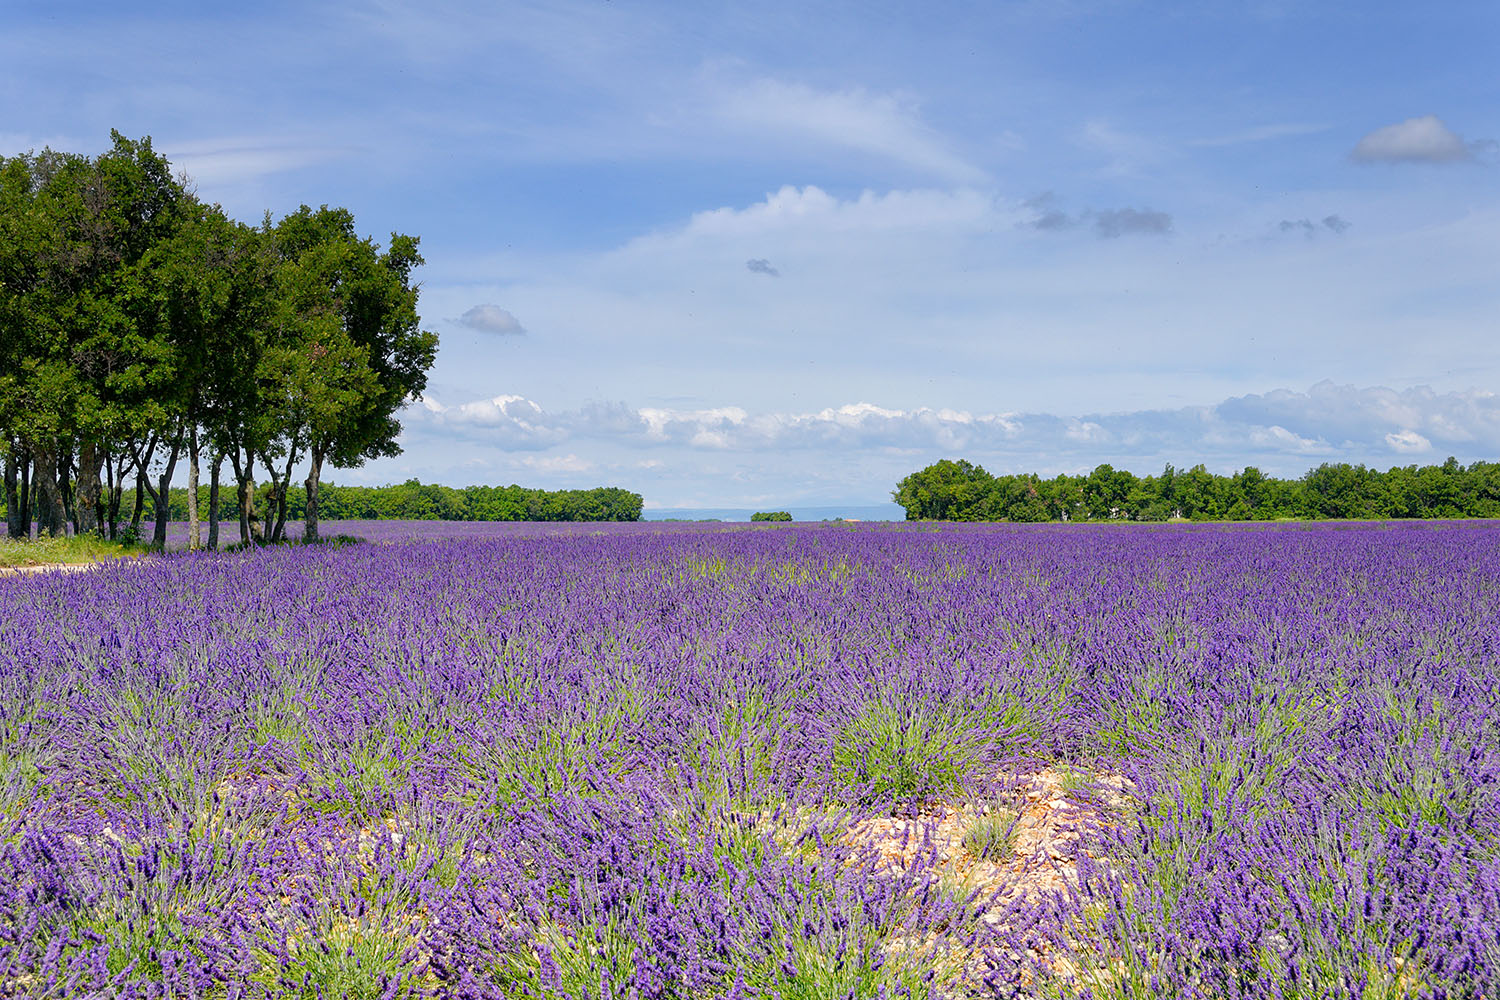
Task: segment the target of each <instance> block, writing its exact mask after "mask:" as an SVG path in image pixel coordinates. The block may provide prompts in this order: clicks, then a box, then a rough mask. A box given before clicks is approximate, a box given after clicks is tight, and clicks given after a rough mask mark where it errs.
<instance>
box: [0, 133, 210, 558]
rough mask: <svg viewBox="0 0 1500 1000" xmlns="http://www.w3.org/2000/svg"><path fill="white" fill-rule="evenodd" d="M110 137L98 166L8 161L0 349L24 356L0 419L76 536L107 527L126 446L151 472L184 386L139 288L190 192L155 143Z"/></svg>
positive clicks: (58, 519)
mask: <svg viewBox="0 0 1500 1000" xmlns="http://www.w3.org/2000/svg"><path fill="white" fill-rule="evenodd" d="M111 137H112V146H111V148H110V150H109V151H107V152H105V153H104V154H102V155H100V156H99V157H97V158H93V159H90V158H88V157H84V156H78V155H74V154H65V153H56V152H53V151H51V150H44V151H43V152H42V153H40V154H27V155H25V156H20V157H14V158H12V159H10V160H6V161H4V163H3V164H0V178H3V180H0V227H3V229H4V238H3V239H0V275H3V281H4V288H3V290H0V299H3V300H4V305H3V306H0V323H3V324H4V329H3V331H0V332H3V334H4V336H3V337H0V340H3V341H6V342H7V343H8V344H10V345H15V346H14V347H13V349H14V350H15V351H16V353H17V354H18V355H19V357H16V358H15V359H13V360H12V359H7V363H6V365H5V369H4V373H3V375H0V378H4V379H5V382H4V383H3V384H0V398H3V403H0V411H3V412H0V421H4V423H5V425H6V427H7V429H8V430H10V431H11V434H12V436H13V437H14V438H15V439H16V440H18V441H19V442H21V443H22V444H23V445H24V447H25V449H26V451H27V452H28V453H29V454H31V455H32V456H33V462H34V466H35V473H36V484H37V487H38V496H39V500H40V503H39V504H38V513H39V514H40V520H41V526H42V530H44V531H46V532H48V533H53V534H55V533H58V532H60V531H62V530H63V512H64V508H65V506H71V507H72V508H73V520H74V522H75V525H76V527H77V528H78V530H81V531H86V532H94V531H99V530H100V529H101V525H102V520H101V513H102V510H101V491H100V484H99V470H100V466H101V465H102V464H103V462H104V460H105V457H106V456H107V455H108V454H109V453H110V450H111V449H112V448H113V447H114V446H115V443H116V442H118V441H121V440H123V441H126V442H130V443H131V445H132V447H130V448H129V449H128V450H130V451H131V452H132V454H134V455H135V456H136V459H137V461H136V466H137V474H138V475H139V474H140V473H141V472H143V471H144V466H145V464H146V463H147V462H149V461H150V454H149V452H150V451H151V450H152V447H154V444H152V442H154V441H156V440H157V439H159V438H160V437H161V435H162V434H163V433H164V432H165V431H166V430H167V429H168V427H167V425H168V424H169V422H170V420H169V414H170V410H171V405H170V397H171V396H172V394H173V387H174V386H176V385H177V384H179V383H178V382H176V381H175V380H174V377H173V357H172V353H173V352H172V348H171V345H170V343H169V341H168V339H167V338H166V336H165V331H163V330H162V329H160V328H157V327H153V326H151V325H150V324H144V325H143V324H142V323H141V322H140V319H141V317H140V316H139V315H138V314H137V313H136V312H135V310H134V309H133V302H134V300H133V292H134V291H135V290H137V289H138V287H139V286H138V278H139V271H138V268H139V263H140V261H141V259H142V257H143V256H145V255H146V254H147V253H148V252H149V251H150V249H151V248H152V247H153V246H155V245H157V244H158V243H159V242H160V241H161V240H163V239H165V238H167V236H169V235H170V233H171V232H172V231H173V229H174V228H175V226H176V225H177V222H178V219H179V217H180V212H181V208H182V206H183V205H184V203H185V201H186V197H185V193H184V191H183V189H182V186H181V184H179V183H178V182H177V181H176V180H174V179H173V177H172V174H171V169H170V165H169V164H168V163H167V161H166V160H165V159H164V158H162V157H161V156H159V155H157V154H156V153H155V151H154V150H153V149H152V148H151V140H150V139H149V138H147V139H142V140H139V141H136V140H131V139H127V138H125V137H124V136H122V135H121V134H120V133H118V132H114V133H111ZM75 455H76V458H75ZM68 470H72V471H73V475H71V476H70V475H69V474H68ZM75 487H76V489H75ZM70 501H71V502H70Z"/></svg>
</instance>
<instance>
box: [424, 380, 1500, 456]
mask: <svg viewBox="0 0 1500 1000" xmlns="http://www.w3.org/2000/svg"><path fill="white" fill-rule="evenodd" d="M407 418H408V421H409V422H410V423H411V424H412V426H413V427H414V428H416V429H422V428H430V429H432V430H436V431H441V432H451V433H457V434H461V435H463V436H464V438H465V440H466V441H467V442H468V443H469V446H473V445H480V446H483V445H486V444H488V445H492V446H494V447H497V448H501V449H517V448H519V449H523V450H525V449H531V450H536V451H545V450H548V449H550V448H553V447H557V446H560V445H563V444H566V445H567V446H568V447H569V449H570V450H569V451H568V453H566V454H561V455H557V456H552V457H529V458H526V459H523V460H522V462H523V464H525V465H527V467H529V468H535V469H538V470H542V469H546V470H548V471H569V470H571V471H583V470H582V469H581V468H571V466H577V465H578V463H579V462H582V461H597V460H596V459H590V458H584V459H580V458H579V454H580V451H579V450H580V449H583V448H586V447H590V446H593V447H598V448H604V449H606V450H607V451H608V452H609V453H615V452H614V450H615V449H620V448H625V449H633V450H648V451H650V452H652V453H654V454H653V456H652V457H651V458H650V459H640V458H632V459H631V463H632V465H631V467H632V468H637V469H648V470H651V469H658V468H660V467H661V465H662V464H663V463H665V464H667V465H672V464H674V463H676V462H681V461H683V460H685V456H688V455H691V454H693V453H695V452H696V453H703V452H716V453H734V454H738V455H741V456H744V457H746V458H747V459H748V458H751V457H754V456H765V455H768V454H776V455H778V456H784V455H786V454H788V453H791V452H797V453H800V454H802V455H803V458H802V459H801V460H800V461H801V462H803V463H804V464H811V465H817V464H819V462H820V461H821V460H820V459H818V458H816V457H813V458H809V457H808V456H809V455H812V456H816V455H818V454H823V455H833V454H839V455H861V454H863V455H869V454H873V453H880V454H906V455H916V456H920V455H929V454H953V455H964V456H967V457H971V458H976V459H983V460H988V461H994V460H995V459H997V458H998V459H1001V460H1002V461H1003V463H1004V464H1007V465H1012V466H1017V467H1022V468H1040V467H1045V466H1048V465H1053V464H1055V463H1056V462H1057V461H1059V460H1061V459H1068V460H1073V461H1077V462H1079V463H1082V464H1083V465H1085V466H1091V465H1092V464H1097V463H1098V462H1101V461H1109V462H1112V463H1115V464H1120V465H1123V466H1126V467H1128V466H1129V465H1130V464H1131V459H1144V458H1151V459H1153V460H1154V459H1156V458H1157V457H1161V458H1163V459H1165V460H1166V461H1173V462H1178V463H1179V464H1180V463H1183V462H1191V461H1201V460H1208V459H1212V460H1214V461H1217V462H1219V463H1221V464H1225V463H1227V464H1230V465H1237V464H1244V463H1246V462H1256V461H1263V460H1271V461H1272V463H1273V464H1275V463H1276V462H1278V461H1282V462H1283V463H1285V462H1291V463H1294V464H1295V463H1302V462H1305V461H1306V460H1307V459H1309V458H1312V457H1320V458H1324V459H1327V460H1340V459H1347V460H1351V461H1374V460H1375V459H1376V458H1378V456H1380V455H1384V454H1388V453H1389V452H1390V451H1392V450H1394V451H1396V452H1398V453H1401V454H1418V453H1424V452H1428V451H1432V450H1433V449H1434V447H1435V445H1441V446H1442V447H1444V448H1447V449H1449V450H1451V451H1454V452H1466V453H1467V452H1473V451H1474V449H1475V447H1476V446H1477V447H1478V448H1479V449H1480V450H1481V451H1483V452H1486V453H1493V452H1494V451H1496V450H1500V397H1497V396H1495V395H1493V394H1490V393H1487V392H1482V391H1478V390H1470V391H1466V392H1448V393H1436V392H1434V391H1432V390H1431V389H1428V388H1426V387H1419V388H1415V389H1408V390H1405V391H1401V392H1398V391H1395V390H1392V389H1386V388H1383V387H1371V388H1356V387H1354V386H1348V385H1335V384H1333V383H1331V382H1323V383H1319V384H1318V385H1315V386H1313V387H1312V388H1310V389H1308V390H1307V391H1306V392H1291V391H1288V390H1276V391H1274V392H1269V393H1265V394H1262V395H1250V396H1239V397H1234V398H1230V399H1226V400H1224V401H1223V402H1221V403H1218V404H1215V405H1212V406H1187V407H1181V408H1179V409H1175V410H1136V411H1126V412H1119V413H1104V414H1100V413H1094V414H1081V415H1069V414H1056V413H1025V414H1018V413H1012V412H1001V413H982V412H973V411H968V410H958V409H933V408H929V407H916V408H909V409H902V408H897V407H885V406H880V405H877V404H874V403H869V402H857V403H850V404H846V405H842V406H836V407H825V408H823V409H820V410H812V411H766V412H761V413H751V412H749V411H747V410H746V409H744V408H742V407H738V406H722V407H712V408H703V409H670V408H661V407H642V408H639V409H632V408H630V407H629V406H627V405H625V404H614V405H610V406H601V405H597V404H596V405H592V406H589V407H584V408H582V409H578V410H568V411H560V412H555V413H554V412H549V411H547V410H544V409H543V408H542V407H541V406H540V405H539V404H537V403H536V402H534V401H532V400H529V399H525V398H523V397H520V396H515V395H498V396H494V397H492V398H489V399H481V400H476V401H472V402H469V403H464V404H461V405H458V406H452V407H445V406H442V405H441V404H438V403H436V402H435V401H432V400H430V399H424V400H422V401H421V404H420V405H418V406H414V407H412V408H410V409H409V410H408V411H407ZM1392 426H1395V427H1398V428H1400V429H1399V430H1397V431H1391V430H1390V428H1391V427H1392ZM1330 442H1337V444H1333V443H1330ZM671 455H676V456H677V458H676V459H672V458H669V457H667V456H671ZM616 458H618V455H617V454H616ZM549 462H551V463H552V464H550V465H549V464H547V463H549ZM570 464H571V466H570ZM1299 471H1300V470H1299Z"/></svg>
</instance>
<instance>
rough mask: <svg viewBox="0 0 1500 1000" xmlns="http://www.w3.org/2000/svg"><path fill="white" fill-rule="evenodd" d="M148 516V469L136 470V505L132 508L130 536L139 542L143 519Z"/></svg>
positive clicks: (143, 467)
mask: <svg viewBox="0 0 1500 1000" xmlns="http://www.w3.org/2000/svg"><path fill="white" fill-rule="evenodd" d="M145 514H146V468H145V466H137V467H136V470H135V504H134V505H133V506H132V507H131V508H130V535H131V537H132V538H134V539H136V540H137V541H139V540H140V537H141V518H142V517H144V516H145Z"/></svg>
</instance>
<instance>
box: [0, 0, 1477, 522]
mask: <svg viewBox="0 0 1500 1000" xmlns="http://www.w3.org/2000/svg"><path fill="white" fill-rule="evenodd" d="M227 35H232V36H233V37H234V38H235V39H236V40H237V44H236V45H235V46H234V47H232V48H228V49H226V48H225V47H224V46H222V44H220V43H221V40H222V38H224V37H226V36H227ZM1331 37H1337V38H1338V39H1339V44H1340V46H1341V47H1342V50H1343V51H1345V52H1347V53H1349V54H1350V56H1349V58H1344V59H1338V60H1330V59H1328V58H1327V57H1326V55H1327V47H1326V46H1327V40H1328V39H1329V38H1331ZM1497 42H1500V9H1497V8H1496V7H1494V5H1493V4H1490V3H1484V2H1479V0H1458V2H1456V3H1453V4H1448V5H1444V8H1443V10H1442V11H1441V12H1438V13H1434V12H1432V11H1417V10H1415V9H1414V8H1412V7H1411V6H1410V5H1407V4H1401V3H1396V2H1394V0H1386V2H1375V3H1371V4H1366V5H1363V6H1362V7H1361V8H1360V10H1359V11H1358V12H1355V13H1351V12H1349V11H1348V10H1347V9H1346V8H1345V7H1344V6H1342V5H1339V4H1335V3H1333V2H1332V0H1326V2H1325V0H1313V2H1310V3H1306V4H1299V5H1295V6H1287V5H1265V4H1260V5H1211V6H1209V7H1206V8H1202V9H1195V11H1194V12H1193V13H1192V14H1191V15H1183V14H1182V12H1181V8H1180V6H1179V5H1168V4H1166V3H1164V2H1160V0H1157V2H1144V3H1136V4H1128V5H1120V4H1115V3H1109V2H1104V0H1097V2H1096V0H1079V2H1076V3H1068V4H1036V3H1028V4H1013V5H970V4H958V3H940V4H938V6H937V7H924V8H922V9H921V10H918V9H916V8H914V7H912V6H911V5H901V4H886V3H876V4H875V5H873V6H871V5H864V6H861V7H859V8H857V9H855V8H846V7H844V6H842V5H818V6H817V7H816V9H808V8H807V6H806V5H798V4H792V3H790V2H783V0H772V2H770V3H768V4H762V5H757V6H756V7H755V8H753V9H749V8H747V9H745V10H741V11H737V12H725V11H723V10H713V9H709V8H703V9H698V8H693V7H683V6H682V5H678V4H668V3H666V2H665V0H656V2H645V3H639V4H610V5H600V4H594V3H584V2H577V0H549V2H542V3H537V4H532V5H525V6H519V7H517V6H510V7H507V8H506V9H504V10H497V9H495V8H493V7H492V5H487V4H482V3H479V2H477V0H436V2H434V3H428V4H422V5H417V4H414V3H405V2H401V0H390V2H382V3H380V4H377V5H373V6H365V7H350V6H348V5H340V4H323V3H318V4H309V5H292V4H286V3H281V2H264V3H253V4H250V5H247V6H243V7H240V8H236V9H235V10H234V11H233V12H229V11H227V9H223V10H221V9H217V8H204V7H202V6H201V5H198V6H193V5H187V4H182V3H179V2H177V0H168V2H167V4H166V5H165V6H164V7H162V6H158V7H157V8H153V9H152V10H151V11H150V12H144V11H135V10H130V9H124V8H121V7H120V6H118V5H105V4H102V3H94V2H86V3H83V4H78V5H69V6H67V7H66V8H60V9H56V10H50V9H49V10H48V11H46V12H41V11H37V12H29V11H21V12H17V13H15V14H14V15H13V16H12V17H11V18H10V19H9V24H8V26H7V31H6V32H5V34H4V35H3V36H0V66H3V67H4V68H3V69H0V82H4V83H7V84H9V86H6V87H0V109H3V111H4V118H3V120H4V122H5V126H4V128H5V131H3V132H0V155H10V154H13V153H16V152H22V151H25V150H27V149H30V148H41V147H42V146H45V145H50V146H52V147H54V148H58V149H66V150H71V151H78V152H94V151H97V150H98V149H100V148H102V147H103V146H105V145H106V144H107V141H108V132H109V129H110V128H118V129H120V130H121V131H124V132H125V133H127V134H130V135H143V134H150V135H152V136H153V137H154V138H155V141H156V145H157V147H158V148H159V149H161V150H162V151H164V152H165V153H167V155H168V156H170V157H171V158H172V159H173V161H174V164H175V165H176V166H177V167H179V168H181V169H183V170H185V171H186V172H187V173H188V174H190V175H191V176H192V177H193V178H194V179H195V182H196V184H197V187H198V191H199V194H200V196H201V197H203V198H205V199H206V200H209V201H217V202H220V203H222V204H223V205H224V206H225V207H226V209H228V210H229V211H230V212H231V213H233V214H236V215H237V216H238V217H240V218H242V219H245V220H246V221H251V222H254V221H258V220H259V218H260V216H261V214H262V212H264V211H265V210H268V209H269V210H270V211H271V212H272V213H273V214H277V215H279V214H282V213H285V212H288V211H291V210H294V209H295V208H296V207H297V205H298V204H301V203H307V204H313V205H317V204H322V203H332V204H343V205H347V206H348V207H349V208H351V209H352V210H353V211H354V213H355V217H356V220H357V224H358V226H359V227H360V229H361V231H362V232H368V233H370V234H372V235H374V236H376V237H377V238H378V237H380V236H381V235H383V234H385V233H389V232H391V231H393V230H399V231H403V232H411V233H417V234H420V235H421V237H422V249H423V252H424V254H425V256H426V258H427V260H428V265H427V266H426V267H425V268H424V269H423V270H422V271H421V272H420V274H419V277H420V279H421V280H422V282H423V291H422V304H421V308H422V313H423V315H424V316H425V317H427V321H426V325H427V326H429V327H430V328H433V329H435V330H437V331H438V332H439V333H440V334H441V336H442V340H443V343H442V347H441V350H440V355H439V360H438V364H437V366H436V368H435V369H434V370H433V372H432V375H431V381H430V385H429V391H428V393H427V395H426V396H425V397H424V399H423V400H422V401H421V402H420V403H419V404H416V405H414V406H412V407H411V408H409V409H408V410H407V415H406V424H407V431H406V435H405V439H404V440H405V443H406V451H405V453H404V454H403V455H400V456H397V457H395V458H390V459H381V460H378V461H376V462H372V463H371V464H370V465H369V466H367V467H364V468H361V469H357V470H349V471H334V472H333V473H332V475H333V476H334V478H336V479H339V480H346V481H347V480H356V481H362V482H382V481H389V480H396V479H404V478H407V477H409V476H418V477H421V478H423V479H427V480H438V481H445V482H454V483H458V482H470V481H498V480H505V481H511V480H515V481H521V482H526V483H529V484H533V485H538V486H562V485H569V486H571V485H593V484H595V483H598V482H611V483H618V484H619V485H624V486H628V487H630V488H632V489H637V490H639V491H640V492H642V493H643V494H645V495H646V497H647V499H648V501H651V502H652V503H653V505H655V506H677V505H680V506H738V505H751V504H756V503H761V502H777V503H793V502H803V503H805V502H809V501H814V500H816V501H827V502H871V501H876V500H880V499H882V498H884V497H885V496H886V495H887V494H888V491H889V490H890V488H891V487H892V486H893V485H894V482H895V480H896V479H897V478H899V477H900V476H901V475H904V474H905V473H906V472H909V471H912V470H913V469H916V468H919V467H921V466H922V465H925V464H927V463H928V462H931V461H934V460H936V459H938V458H942V457H967V458H970V459H971V460H974V461H979V462H982V463H984V464H986V466H987V467H990V468H992V470H993V471H1022V470H1035V471H1039V472H1057V471H1075V470H1079V469H1085V468H1089V467H1091V466H1092V465H1095V464H1098V463H1099V462H1110V463H1112V464H1115V465H1117V466H1124V467H1128V468H1132V469H1135V470H1136V471H1139V472H1149V471H1154V470H1155V469H1156V468H1158V467H1159V466H1160V465H1161V464H1163V463H1165V462H1171V463H1173V464H1176V465H1190V464H1192V463H1194V462H1197V461H1203V462H1205V463H1207V464H1209V465H1210V466H1211V467H1214V468H1215V469H1216V470H1219V471H1225V470H1228V469H1231V468H1237V467H1240V466H1243V465H1246V464H1256V465H1259V466H1261V467H1262V468H1265V469H1266V470H1267V471H1272V472H1276V473H1279V474H1295V473H1298V472H1301V471H1303V470H1304V469H1306V468H1307V467H1308V466H1309V465H1313V464H1317V463H1318V462H1321V461H1339V460H1349V461H1364V462H1369V463H1374V464H1397V463H1399V464H1409V463H1411V462H1426V461H1441V460H1442V459H1443V458H1444V457H1446V456H1447V455H1448V454H1454V455H1456V456H1458V457H1459V458H1461V459H1463V460H1465V461H1471V460H1474V459H1478V458H1492V459H1493V458H1500V433H1497V426H1500V425H1497V416H1496V412H1497V411H1496V403H1495V399H1496V396H1495V395H1494V393H1495V392H1496V391H1500V337H1497V336H1496V335H1495V333H1496V331H1495V324H1494V317H1495V316H1496V315H1500V273H1497V271H1496V264H1495V262H1496V261H1497V260H1500V197H1497V188H1496V176H1497V175H1496V173H1495V171H1496V169H1500V157H1497V146H1496V143H1495V137H1497V136H1500V108H1497V107H1496V106H1495V105H1494V102H1492V101H1488V100H1485V99H1484V95H1483V94H1482V93H1480V92H1479V91H1477V90H1476V89H1475V88H1473V87H1472V86H1471V85H1470V84H1471V82H1472V81H1473V80H1475V79H1487V78H1488V76H1489V75H1490V74H1491V68H1490V67H1491V64H1492V62H1493V52H1494V49H1495V45H1496V43H1497ZM210 51H211V52H213V53H214V57H213V59H212V61H211V62H209V61H206V60H205V57H204V55H203V54H204V53H205V52H210ZM270 62H274V63H275V64H276V65H277V66H278V67H280V69H279V71H278V73H276V74H266V73H264V72H263V71H262V68H263V66H264V65H266V64H268V63H270ZM39 80H45V81H47V86H45V87H38V86H36V81H39ZM523 319H524V324H523V321H522V320H523ZM1308 387H1311V388H1308ZM601 401H616V402H601Z"/></svg>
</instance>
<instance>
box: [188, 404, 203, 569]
mask: <svg viewBox="0 0 1500 1000" xmlns="http://www.w3.org/2000/svg"><path fill="white" fill-rule="evenodd" d="M187 502H188V551H189V552H193V551H196V550H197V549H198V547H199V545H200V544H201V542H202V539H201V538H200V537H199V531H198V428H197V427H196V426H194V427H193V428H192V429H191V430H190V431H189V432H188V495H187Z"/></svg>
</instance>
